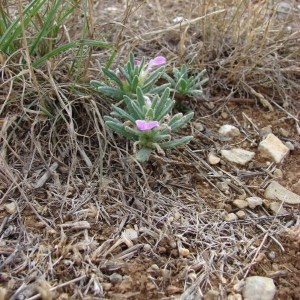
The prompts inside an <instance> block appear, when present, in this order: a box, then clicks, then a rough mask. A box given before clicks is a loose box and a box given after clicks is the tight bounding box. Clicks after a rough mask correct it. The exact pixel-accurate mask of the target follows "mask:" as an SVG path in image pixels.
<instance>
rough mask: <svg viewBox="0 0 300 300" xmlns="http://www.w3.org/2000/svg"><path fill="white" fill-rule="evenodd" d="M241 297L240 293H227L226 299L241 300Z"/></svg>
mask: <svg viewBox="0 0 300 300" xmlns="http://www.w3.org/2000/svg"><path fill="white" fill-rule="evenodd" d="M242 299H243V297H242V295H241V294H229V295H228V296H227V300H242Z"/></svg>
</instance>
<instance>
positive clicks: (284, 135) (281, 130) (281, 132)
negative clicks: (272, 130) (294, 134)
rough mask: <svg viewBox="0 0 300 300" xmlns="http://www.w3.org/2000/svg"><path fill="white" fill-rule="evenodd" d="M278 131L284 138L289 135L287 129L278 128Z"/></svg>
mask: <svg viewBox="0 0 300 300" xmlns="http://www.w3.org/2000/svg"><path fill="white" fill-rule="evenodd" d="M278 132H279V134H280V135H281V136H283V137H285V138H288V137H289V135H290V133H289V132H288V131H287V130H285V129H284V128H279V131H278Z"/></svg>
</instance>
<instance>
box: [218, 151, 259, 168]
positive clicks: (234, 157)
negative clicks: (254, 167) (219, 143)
mask: <svg viewBox="0 0 300 300" xmlns="http://www.w3.org/2000/svg"><path fill="white" fill-rule="evenodd" d="M221 155H222V156H223V157H224V158H225V159H227V160H228V161H230V162H233V163H237V164H240V165H245V164H246V163H248V162H249V161H250V160H251V159H252V158H253V157H254V155H255V153H254V152H251V151H247V150H244V149H240V148H234V149H231V150H221Z"/></svg>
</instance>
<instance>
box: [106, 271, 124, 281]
mask: <svg viewBox="0 0 300 300" xmlns="http://www.w3.org/2000/svg"><path fill="white" fill-rule="evenodd" d="M122 280H123V276H122V275H121V274H118V273H112V274H111V275H110V276H109V281H110V282H111V283H119V282H121V281H122Z"/></svg>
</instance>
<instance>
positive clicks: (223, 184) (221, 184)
mask: <svg viewBox="0 0 300 300" xmlns="http://www.w3.org/2000/svg"><path fill="white" fill-rule="evenodd" d="M216 186H217V188H218V189H219V190H220V191H222V192H225V191H228V190H229V186H228V184H227V183H226V182H224V181H222V182H217V183H216Z"/></svg>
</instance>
